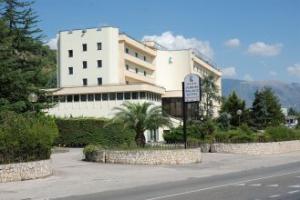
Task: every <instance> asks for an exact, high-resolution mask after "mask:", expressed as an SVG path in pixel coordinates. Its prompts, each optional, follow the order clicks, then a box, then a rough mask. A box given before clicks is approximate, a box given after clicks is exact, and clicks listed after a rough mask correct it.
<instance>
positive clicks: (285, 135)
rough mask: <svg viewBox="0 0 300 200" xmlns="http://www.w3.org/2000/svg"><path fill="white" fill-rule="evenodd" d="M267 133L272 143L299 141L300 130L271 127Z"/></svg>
mask: <svg viewBox="0 0 300 200" xmlns="http://www.w3.org/2000/svg"><path fill="white" fill-rule="evenodd" d="M266 133H267V134H269V135H270V137H271V140H272V141H275V142H277V141H287V140H299V139H300V130H297V129H291V128H287V127H285V126H277V127H269V128H267V129H266Z"/></svg>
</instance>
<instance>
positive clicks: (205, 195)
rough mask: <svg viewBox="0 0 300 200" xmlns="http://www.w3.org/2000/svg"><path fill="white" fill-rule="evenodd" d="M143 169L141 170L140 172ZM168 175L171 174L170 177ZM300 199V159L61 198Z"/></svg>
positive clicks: (98, 199)
mask: <svg viewBox="0 0 300 200" xmlns="http://www.w3.org/2000/svg"><path fill="white" fill-rule="evenodd" d="M139 173H141V172H139ZM166 178H167V177H166ZM81 199H85V200H102V199H103V200H119V199H120V200H121V199H122V200H181V199H184V200H202V199H203V200H244V199H245V200H264V199H268V200H269V199H274V200H276V199H282V200H299V199H300V162H295V163H290V164H285V165H279V166H275V167H267V168H259V169H254V170H248V171H241V172H236V173H229V174H225V175H216V176H210V177H202V178H189V179H187V180H184V181H174V182H168V183H163V184H162V183H161V184H155V185H149V186H142V187H135V188H130V189H123V190H113V191H106V192H100V193H92V191H91V194H86V195H81V196H69V197H65V198H60V199H57V200H81Z"/></svg>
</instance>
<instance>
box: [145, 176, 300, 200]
mask: <svg viewBox="0 0 300 200" xmlns="http://www.w3.org/2000/svg"><path fill="white" fill-rule="evenodd" d="M299 172H300V171H294V172H289V173H283V174H279V175H272V176H265V177H260V178H255V179H249V180H244V181H238V182H234V183H228V184H223V185H215V186H211V187H206V188H200V189H197V190H190V191H186V192H180V193H174V194H167V195H162V196H157V197H152V198H148V199H145V200H157V199H166V198H170V197H176V196H182V195H185V194H191V193H196V192H201V191H205V190H212V189H216V188H222V187H227V186H232V185H237V184H241V183H248V182H251V181H258V180H263V179H269V178H274V177H280V176H286V175H291V174H295V173H299ZM299 177H300V176H299Z"/></svg>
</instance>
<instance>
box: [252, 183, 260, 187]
mask: <svg viewBox="0 0 300 200" xmlns="http://www.w3.org/2000/svg"><path fill="white" fill-rule="evenodd" d="M249 186H251V187H260V186H261V183H254V184H251V185H249Z"/></svg>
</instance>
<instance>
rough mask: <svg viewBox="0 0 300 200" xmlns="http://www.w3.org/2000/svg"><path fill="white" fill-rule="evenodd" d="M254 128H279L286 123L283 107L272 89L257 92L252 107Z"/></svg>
mask: <svg viewBox="0 0 300 200" xmlns="http://www.w3.org/2000/svg"><path fill="white" fill-rule="evenodd" d="M251 118H252V126H254V127H256V128H258V129H264V128H266V127H268V126H278V125H280V124H281V123H283V122H284V115H283V114H282V112H281V105H280V103H279V100H278V98H277V97H276V96H275V95H274V93H273V91H272V90H271V89H270V88H264V89H263V90H261V91H256V93H255V99H254V102H253V105H252V112H251Z"/></svg>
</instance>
